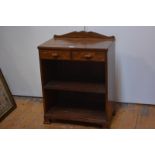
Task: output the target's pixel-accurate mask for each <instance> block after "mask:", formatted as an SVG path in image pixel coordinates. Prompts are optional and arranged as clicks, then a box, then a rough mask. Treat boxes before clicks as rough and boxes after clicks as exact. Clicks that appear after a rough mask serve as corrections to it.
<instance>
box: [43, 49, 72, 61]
mask: <svg viewBox="0 0 155 155" xmlns="http://www.w3.org/2000/svg"><path fill="white" fill-rule="evenodd" d="M40 58H41V59H53V60H70V58H71V55H70V52H69V51H53V50H48V51H46V50H45V51H40Z"/></svg>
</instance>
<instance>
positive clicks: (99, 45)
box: [38, 31, 115, 128]
mask: <svg viewBox="0 0 155 155" xmlns="http://www.w3.org/2000/svg"><path fill="white" fill-rule="evenodd" d="M114 41H115V37H114V36H110V37H108V36H104V35H101V34H98V33H95V32H85V31H81V32H71V33H68V34H64V35H55V36H54V38H53V39H51V40H49V41H47V42H45V43H43V44H42V45H40V46H38V49H39V57H40V69H41V79H42V90H43V102H44V123H51V121H74V122H84V123H92V124H96V125H100V126H101V127H103V128H108V127H109V126H110V122H111V119H112V114H113V111H114V110H113V105H112V102H111V101H112V100H113V98H114V74H115V73H114V72H115V69H114V68H115V66H114V63H115V56H114V55H115V53H114V52H115V51H114V48H115V47H114Z"/></svg>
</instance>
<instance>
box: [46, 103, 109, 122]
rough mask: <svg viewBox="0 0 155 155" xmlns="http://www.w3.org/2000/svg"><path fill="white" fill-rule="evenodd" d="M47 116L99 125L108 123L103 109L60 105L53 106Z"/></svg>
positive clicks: (51, 118) (54, 118)
mask: <svg viewBox="0 0 155 155" xmlns="http://www.w3.org/2000/svg"><path fill="white" fill-rule="evenodd" d="M45 117H46V118H47V119H49V120H69V121H79V122H86V123H93V124H98V125H106V123H107V122H106V118H105V114H104V112H103V111H100V110H93V109H92V110H90V109H75V108H69V107H67V108H65V107H60V106H57V107H56V106H55V107H52V108H51V109H50V110H49V111H48V112H47V113H45Z"/></svg>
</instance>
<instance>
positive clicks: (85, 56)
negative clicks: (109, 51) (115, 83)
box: [72, 51, 106, 61]
mask: <svg viewBox="0 0 155 155" xmlns="http://www.w3.org/2000/svg"><path fill="white" fill-rule="evenodd" d="M72 56H73V60H81V61H105V60H106V56H105V53H104V52H89V51H88V52H87V51H86V52H80V51H79V52H78V51H76V52H73V53H72Z"/></svg>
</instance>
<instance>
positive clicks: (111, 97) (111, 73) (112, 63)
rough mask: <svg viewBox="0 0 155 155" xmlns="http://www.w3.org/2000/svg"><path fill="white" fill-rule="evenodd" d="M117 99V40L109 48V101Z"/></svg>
mask: <svg viewBox="0 0 155 155" xmlns="http://www.w3.org/2000/svg"><path fill="white" fill-rule="evenodd" d="M114 100H115V42H113V43H112V44H111V46H110V48H109V50H108V101H110V102H113V101H114Z"/></svg>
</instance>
